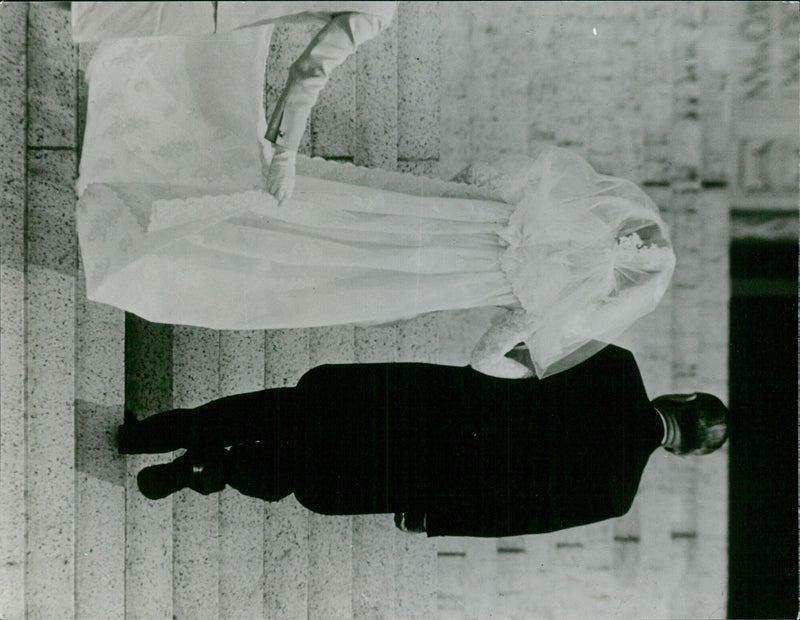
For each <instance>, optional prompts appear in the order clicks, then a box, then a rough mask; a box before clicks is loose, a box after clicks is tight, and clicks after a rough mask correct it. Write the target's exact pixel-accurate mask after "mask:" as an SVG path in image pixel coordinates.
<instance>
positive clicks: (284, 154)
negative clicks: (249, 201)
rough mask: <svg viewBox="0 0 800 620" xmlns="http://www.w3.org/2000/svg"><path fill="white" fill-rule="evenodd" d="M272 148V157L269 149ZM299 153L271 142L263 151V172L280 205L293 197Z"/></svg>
mask: <svg viewBox="0 0 800 620" xmlns="http://www.w3.org/2000/svg"><path fill="white" fill-rule="evenodd" d="M270 147H271V150H272V157H271V159H270V158H269V157H268V154H267V151H268V150H269V149H270ZM296 158H297V153H295V151H290V150H289V149H285V148H283V147H281V146H277V145H272V144H269V143H268V145H267V146H265V147H263V148H262V151H261V172H262V174H263V175H264V177H265V178H266V186H267V191H268V192H269V193H270V194H272V195H273V196H274V197H275V199H276V200H277V201H278V206H282V205H283V203H284V202H286V201H287V200H289V198H291V197H292V193H293V192H294V181H295V171H294V169H295V162H296Z"/></svg>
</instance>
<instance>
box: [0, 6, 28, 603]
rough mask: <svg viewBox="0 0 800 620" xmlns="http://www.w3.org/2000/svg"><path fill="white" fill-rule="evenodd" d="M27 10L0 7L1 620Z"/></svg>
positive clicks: (16, 588)
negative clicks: (0, 163)
mask: <svg viewBox="0 0 800 620" xmlns="http://www.w3.org/2000/svg"><path fill="white" fill-rule="evenodd" d="M27 12H28V7H27V4H10V3H6V4H4V5H2V6H0V60H2V62H0V81H2V84H3V88H2V89H0V158H2V162H3V164H2V167H0V174H1V175H2V177H0V178H1V179H2V181H1V182H0V428H2V433H0V506H2V507H3V508H2V510H0V539H2V541H3V544H2V545H0V617H3V618H21V617H22V616H23V615H24V613H25V611H24V610H25V273H24V259H25V256H24V254H25V246H24V240H23V237H24V230H25V65H26V30H27Z"/></svg>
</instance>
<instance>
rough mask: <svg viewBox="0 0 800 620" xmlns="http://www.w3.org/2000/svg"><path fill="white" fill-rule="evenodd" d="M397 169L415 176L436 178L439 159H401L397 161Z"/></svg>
mask: <svg viewBox="0 0 800 620" xmlns="http://www.w3.org/2000/svg"><path fill="white" fill-rule="evenodd" d="M397 170H398V171H400V172H409V173H411V174H416V175H417V176H423V177H433V178H436V177H438V176H439V161H438V160H436V159H414V160H408V159H402V160H399V161H398V162H397Z"/></svg>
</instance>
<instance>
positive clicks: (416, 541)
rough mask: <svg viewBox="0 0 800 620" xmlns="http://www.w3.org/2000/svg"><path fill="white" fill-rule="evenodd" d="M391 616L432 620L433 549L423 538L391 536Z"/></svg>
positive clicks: (434, 612) (435, 576)
mask: <svg viewBox="0 0 800 620" xmlns="http://www.w3.org/2000/svg"><path fill="white" fill-rule="evenodd" d="M394 557H395V565H394V574H395V577H394V583H395V604H394V609H395V616H396V617H397V618H408V619H409V620H411V619H416V618H419V619H420V620H421V619H423V618H435V617H438V616H437V614H436V611H435V610H436V593H435V589H434V584H436V582H437V581H436V580H437V569H436V548H435V547H434V544H433V542H432V541H431V540H429V539H428V538H427V537H426V536H419V535H418V536H412V535H409V534H406V533H405V532H401V531H399V530H398V531H397V532H395V539H394Z"/></svg>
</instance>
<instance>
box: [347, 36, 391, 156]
mask: <svg viewBox="0 0 800 620" xmlns="http://www.w3.org/2000/svg"><path fill="white" fill-rule="evenodd" d="M397 44H398V43H397V25H396V23H395V22H392V23H391V24H390V25H389V27H388V28H387V29H386V30H384V31H383V32H381V33H380V34H379V35H378V36H377V37H375V38H374V39H372V40H370V41H367V42H366V43H364V44H363V45H362V46H361V47H359V49H358V51H356V90H355V93H356V100H355V111H356V123H355V143H354V145H353V163H355V164H356V165H357V166H369V167H374V168H384V169H386V170H394V169H395V166H396V165H397Z"/></svg>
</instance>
